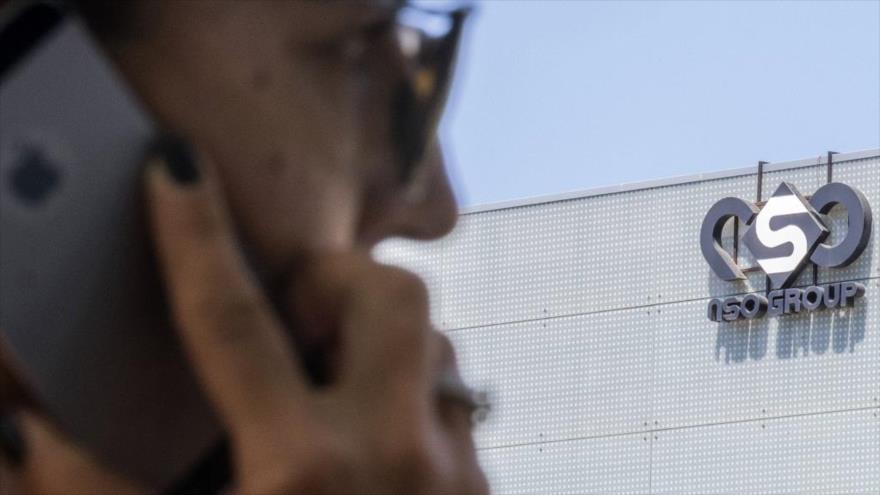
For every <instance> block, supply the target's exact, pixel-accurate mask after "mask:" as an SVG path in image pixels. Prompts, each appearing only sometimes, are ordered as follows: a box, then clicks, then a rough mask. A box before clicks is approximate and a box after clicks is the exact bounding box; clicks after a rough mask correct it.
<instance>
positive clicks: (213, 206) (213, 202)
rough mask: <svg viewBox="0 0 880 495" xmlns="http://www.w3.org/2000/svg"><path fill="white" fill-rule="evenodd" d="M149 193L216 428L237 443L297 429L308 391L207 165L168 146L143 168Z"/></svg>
mask: <svg viewBox="0 0 880 495" xmlns="http://www.w3.org/2000/svg"><path fill="white" fill-rule="evenodd" d="M147 186H148V197H149V202H150V211H151V219H152V226H153V231H154V237H155V242H156V247H157V251H158V256H159V259H160V263H161V266H162V269H163V273H164V278H165V282H166V286H167V290H168V292H169V295H170V299H171V306H172V313H173V317H174V321H175V324H176V326H177V328H178V332H179V333H180V335H181V337H182V340H183V343H184V345H185V347H186V349H187V351H188V354H189V356H190V359H191V360H192V362H193V365H194V367H195V369H196V372H197V374H198V376H199V378H200V380H201V382H202V384H203V386H204V388H205V390H206V392H207V395H208V396H209V397H210V399H211V400H212V401H213V402H214V404H215V407H217V409H218V412H219V414H220V416H221V419H222V420H223V421H224V422H225V424H226V425H227V426H228V427H229V428H230V429H231V430H233V431H232V432H233V434H235V432H236V431H239V432H241V431H243V430H252V429H254V428H258V429H259V428H263V429H266V428H272V427H273V425H277V423H278V421H279V420H280V419H282V418H283V421H284V422H285V427H286V428H290V427H291V426H295V424H296V420H297V419H298V418H297V417H296V416H294V415H295V414H296V413H297V412H302V411H304V410H305V407H304V401H305V400H306V398H307V387H306V385H305V382H304V380H303V378H302V377H301V376H300V374H299V371H298V369H297V368H296V366H295V361H294V356H293V355H292V352H291V351H290V348H289V344H288V342H287V339H286V337H285V335H284V333H283V331H282V327H281V325H280V324H279V322H278V320H277V318H276V316H275V314H274V313H273V311H272V310H271V307H270V305H269V304H268V303H267V301H266V298H265V296H264V294H263V293H262V291H261V290H260V288H259V287H258V285H257V283H256V281H255V280H254V277H253V276H252V274H251V273H250V272H249V270H248V269H247V267H246V264H245V262H244V261H243V258H242V256H241V254H240V253H239V249H238V245H237V242H236V239H235V235H234V233H233V230H232V226H231V221H230V219H229V217H228V214H227V212H226V211H225V209H224V206H223V203H222V198H221V192H220V187H219V185H218V182H217V179H216V177H215V172H214V170H213V168H212V167H211V164H210V163H207V162H206V161H202V162H200V163H198V164H196V163H195V158H194V154H193V153H192V152H191V151H189V149H188V148H187V147H186V145H184V144H182V143H179V142H174V141H172V142H170V144H167V145H166V146H165V149H164V157H162V158H154V159H152V160H151V162H150V163H149V164H148V167H147ZM299 419H303V418H299Z"/></svg>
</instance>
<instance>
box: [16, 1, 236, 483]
mask: <svg viewBox="0 0 880 495" xmlns="http://www.w3.org/2000/svg"><path fill="white" fill-rule="evenodd" d="M40 8H46V6H45V5H42V6H40ZM28 15H32V16H33V13H32V12H31V13H29V14H28ZM7 17H9V16H7ZM15 17H20V16H15ZM12 24H13V22H12V21H10V22H5V23H4V24H3V25H2V26H0V28H3V29H6V28H8V27H9V26H10V25H12ZM19 28H20V26H19ZM32 41H34V42H33V43H31V45H32V46H28V47H27V50H26V53H24V55H22V56H21V57H18V59H17V61H16V62H15V63H14V64H12V65H11V66H10V67H5V68H4V70H3V72H2V73H0V78H2V79H0V332H2V337H3V339H2V340H4V341H5V342H4V345H6V346H7V347H10V348H11V349H8V350H9V351H10V352H11V354H12V357H13V359H14V361H15V362H16V364H17V365H18V367H19V368H21V371H22V375H23V376H24V377H25V378H26V379H27V380H28V382H29V384H30V385H32V388H34V392H35V394H36V396H37V398H38V399H39V400H40V401H41V402H42V403H43V404H44V405H45V406H46V408H47V411H48V413H49V414H50V415H51V416H53V417H54V419H55V420H56V421H57V422H58V423H59V424H60V425H61V427H62V428H63V429H64V431H65V432H66V433H67V434H69V435H70V436H71V437H72V438H73V439H74V440H75V441H76V442H77V443H78V444H79V445H81V446H83V447H85V448H87V449H88V450H89V451H91V452H92V453H93V454H94V455H95V456H96V457H97V458H98V459H99V460H100V461H102V462H103V463H105V464H106V465H107V466H108V467H110V468H112V469H114V470H117V471H118V472H120V473H121V474H124V475H126V476H129V477H131V478H132V479H135V480H138V481H141V482H145V483H148V484H149V486H166V485H168V484H169V483H172V482H174V481H175V480H178V479H179V478H180V477H182V476H184V474H185V473H186V472H187V470H188V469H189V468H191V467H192V466H193V465H194V463H196V461H197V460H199V459H200V458H202V457H203V456H204V455H205V454H207V453H208V451H209V450H211V448H212V447H214V446H215V445H217V443H218V442H219V441H220V440H221V438H222V431H221V429H220V427H219V424H218V422H217V421H216V418H215V416H214V414H213V412H212V409H211V408H210V407H209V405H208V402H207V400H206V398H205V397H204V395H203V393H202V392H201V390H200V388H199V386H198V384H197V382H196V380H195V378H194V375H193V372H192V370H191V369H190V366H189V364H188V362H187V360H186V359H185V356H184V355H183V351H182V349H181V347H180V346H179V344H178V341H177V338H176V336H175V333H174V331H173V329H172V327H171V325H170V324H169V319H168V312H167V308H166V304H165V301H164V296H163V291H162V287H161V283H160V280H159V278H158V274H157V270H156V263H155V260H154V258H153V254H152V243H151V240H150V236H149V234H148V229H147V221H146V218H145V211H144V206H143V193H142V188H143V186H142V179H141V174H142V166H143V161H144V157H145V151H146V147H147V145H148V143H150V142H151V141H152V140H153V139H154V137H155V135H156V133H157V126H156V123H155V122H154V121H153V119H152V118H151V116H150V115H149V114H148V113H147V112H145V110H144V108H143V106H142V105H141V104H140V103H139V101H138V99H137V98H136V96H135V94H134V93H133V92H132V91H131V90H130V89H129V88H128V87H127V85H126V84H125V82H124V81H123V80H122V79H121V77H120V76H119V75H118V74H117V73H116V71H115V70H114V68H113V67H112V65H111V64H110V63H109V62H108V60H107V58H106V57H105V55H104V54H103V53H102V51H101V48H100V47H99V46H98V44H97V43H96V42H95V41H94V40H93V39H92V37H91V35H90V34H89V33H88V31H87V29H86V28H85V27H84V25H83V23H82V22H81V21H80V20H79V19H78V18H77V17H76V16H75V15H72V14H70V13H65V14H64V15H63V16H62V17H61V19H60V20H59V22H58V23H57V25H56V26H55V27H54V28H53V29H51V31H50V32H49V33H47V34H45V35H44V36H42V37H41V38H40V39H39V40H32ZM8 48H9V46H4V47H0V49H3V50H6V49H8ZM5 55H6V54H4V59H7V58H8V57H6V56H5ZM19 55H21V54H19Z"/></svg>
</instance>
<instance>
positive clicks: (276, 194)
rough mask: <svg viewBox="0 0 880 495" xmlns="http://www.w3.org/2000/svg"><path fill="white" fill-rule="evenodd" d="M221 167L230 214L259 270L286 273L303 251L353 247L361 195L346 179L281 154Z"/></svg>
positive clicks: (341, 175) (340, 175) (343, 176)
mask: <svg viewBox="0 0 880 495" xmlns="http://www.w3.org/2000/svg"><path fill="white" fill-rule="evenodd" d="M222 168H223V170H222V172H221V174H222V175H223V178H224V186H225V189H226V193H227V198H228V203H229V206H230V209H231V212H232V215H233V217H234V219H235V221H236V224H237V226H238V228H239V231H240V234H241V236H242V238H243V241H244V242H245V244H246V246H247V249H248V251H249V252H250V253H251V254H252V255H253V256H252V258H255V259H254V260H253V261H254V262H255V263H257V264H258V265H260V266H259V267H258V268H260V269H261V271H263V270H267V271H269V272H270V273H277V272H279V271H281V270H284V269H285V268H286V267H287V266H289V264H290V263H291V262H292V260H294V259H296V258H297V257H298V256H299V255H300V254H301V253H302V252H303V251H309V250H315V249H346V248H349V247H350V246H351V245H352V243H353V238H354V231H355V227H354V226H355V218H356V210H357V208H356V204H355V202H354V201H353V198H355V197H357V194H356V191H355V188H354V185H353V184H352V181H351V180H349V178H348V177H346V176H345V175H343V174H338V173H337V174H333V173H324V172H322V171H321V170H316V169H315V167H309V166H306V165H305V164H302V163H298V162H297V161H296V160H294V159H292V158H291V159H286V158H284V157H283V155H275V156H274V157H272V158H270V159H268V161H266V162H264V163H263V164H262V166H260V165H259V164H257V165H255V166H253V167H241V166H239V165H238V164H229V165H228V166H226V167H222Z"/></svg>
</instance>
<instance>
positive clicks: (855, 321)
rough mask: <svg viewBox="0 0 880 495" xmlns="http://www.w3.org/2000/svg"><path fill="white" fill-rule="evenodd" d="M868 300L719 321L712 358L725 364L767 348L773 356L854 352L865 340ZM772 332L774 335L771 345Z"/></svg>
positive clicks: (761, 356)
mask: <svg viewBox="0 0 880 495" xmlns="http://www.w3.org/2000/svg"><path fill="white" fill-rule="evenodd" d="M868 304H869V303H868V301H862V302H860V304H857V305H856V306H855V307H853V308H848V309H842V310H839V311H825V312H816V313H805V314H800V315H796V316H788V317H782V318H778V319H763V320H745V321H738V322H736V323H733V324H726V325H719V326H718V329H717V333H716V336H715V360H716V361H723V362H724V363H725V364H735V363H741V362H745V361H748V360H751V361H760V360H762V359H764V358H765V357H766V356H767V353H768V352H772V353H773V354H772V356H773V357H775V358H776V359H797V358H805V357H810V356H822V355H826V354H828V353H834V354H844V353H854V352H856V350H857V347H858V346H859V344H861V343H862V342H864V340H865V327H866V321H867V312H868ZM771 331H772V332H771ZM771 334H772V335H773V336H774V337H775V339H774V340H775V341H774V342H773V343H772V347H771V342H770V340H771V339H770V336H771Z"/></svg>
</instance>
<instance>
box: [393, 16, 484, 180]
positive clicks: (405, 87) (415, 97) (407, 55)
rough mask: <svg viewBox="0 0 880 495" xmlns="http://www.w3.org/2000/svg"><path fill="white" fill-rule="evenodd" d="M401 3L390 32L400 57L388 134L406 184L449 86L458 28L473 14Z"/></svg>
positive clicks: (434, 128) (432, 130) (436, 122)
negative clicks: (400, 70) (399, 78)
mask: <svg viewBox="0 0 880 495" xmlns="http://www.w3.org/2000/svg"><path fill="white" fill-rule="evenodd" d="M433 7H434V4H432V8H426V7H423V6H420V5H415V4H406V5H404V6H402V7H400V8H399V9H398V10H397V15H396V19H395V20H394V21H393V22H394V24H393V26H392V34H393V35H394V37H395V38H396V42H397V44H398V47H399V49H400V53H401V54H402V55H403V57H404V62H405V68H404V77H403V80H402V81H401V82H400V83H399V85H398V87H397V88H395V91H394V96H393V97H392V101H391V115H392V122H391V134H392V139H393V140H394V145H395V147H396V148H397V152H398V158H399V161H400V175H401V177H400V178H401V180H402V181H404V182H406V181H408V180H409V178H410V177H411V175H412V173H413V169H414V168H415V166H416V164H418V163H419V162H420V161H421V160H422V158H423V157H424V155H425V150H426V149H427V147H428V145H429V144H430V143H431V140H432V139H433V137H434V134H435V133H436V131H437V127H438V125H439V123H440V117H441V116H442V115H443V109H444V107H445V106H446V100H447V97H448V95H449V87H450V85H451V82H452V76H453V73H454V68H455V62H456V58H457V55H458V47H459V44H460V40H461V33H462V28H463V26H464V22H465V20H466V19H467V17H468V15H469V14H470V13H471V11H472V10H473V9H472V8H471V6H470V5H464V6H461V5H456V6H455V7H454V8H451V9H447V10H441V9H435V8H433Z"/></svg>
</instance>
